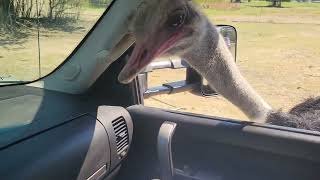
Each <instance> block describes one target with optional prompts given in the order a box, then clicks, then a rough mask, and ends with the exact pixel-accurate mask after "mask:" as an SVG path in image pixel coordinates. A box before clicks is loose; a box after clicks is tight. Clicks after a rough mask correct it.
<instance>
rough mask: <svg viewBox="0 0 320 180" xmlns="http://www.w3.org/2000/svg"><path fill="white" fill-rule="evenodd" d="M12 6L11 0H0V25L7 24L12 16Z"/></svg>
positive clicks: (10, 21)
mask: <svg viewBox="0 0 320 180" xmlns="http://www.w3.org/2000/svg"><path fill="white" fill-rule="evenodd" d="M14 15H15V14H14V6H13V1H12V0H1V2H0V26H1V27H3V26H7V25H8V24H9V23H12V18H14Z"/></svg>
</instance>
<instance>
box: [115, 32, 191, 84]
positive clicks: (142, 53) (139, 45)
mask: <svg viewBox="0 0 320 180" xmlns="http://www.w3.org/2000/svg"><path fill="white" fill-rule="evenodd" d="M184 34H185V33H183V31H177V32H175V33H173V34H172V35H171V36H169V37H168V33H165V32H158V33H154V35H152V36H150V38H146V39H145V40H143V41H141V42H139V41H136V44H135V47H134V50H133V52H132V54H131V56H130V58H129V60H128V62H127V64H126V65H125V66H124V68H123V69H122V71H121V72H120V74H119V76H118V80H119V81H120V82H121V83H123V84H128V83H130V82H131V81H132V80H133V79H134V78H135V77H136V76H137V75H138V74H139V73H140V72H141V71H142V70H143V69H144V68H145V67H146V66H147V65H148V64H149V63H150V62H151V61H152V60H153V59H155V58H157V57H159V56H161V55H162V54H164V53H165V52H166V51H167V50H168V49H170V48H171V47H172V46H173V45H174V44H175V43H176V42H177V41H178V40H179V39H181V38H183V36H184Z"/></svg>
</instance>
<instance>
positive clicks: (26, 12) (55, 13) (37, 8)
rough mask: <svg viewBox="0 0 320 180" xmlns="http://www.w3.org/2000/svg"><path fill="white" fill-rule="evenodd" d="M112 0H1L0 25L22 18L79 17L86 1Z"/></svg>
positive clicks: (100, 0)
mask: <svg viewBox="0 0 320 180" xmlns="http://www.w3.org/2000/svg"><path fill="white" fill-rule="evenodd" d="M109 1H110V0H0V25H2V26H12V25H15V24H17V23H19V21H21V20H31V19H35V18H46V19H48V20H50V21H54V20H57V19H61V18H65V17H68V18H75V19H76V18H78V16H79V13H80V8H81V6H82V5H83V4H85V3H101V4H103V3H108V2H109Z"/></svg>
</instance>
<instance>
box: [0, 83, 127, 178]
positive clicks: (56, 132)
mask: <svg viewBox="0 0 320 180" xmlns="http://www.w3.org/2000/svg"><path fill="white" fill-rule="evenodd" d="M0 114H1V116H0V134H1V136H0V158H1V164H0V174H1V178H2V179H90V180H93V179H112V177H113V175H114V174H116V172H117V171H118V170H119V169H120V166H121V162H122V160H123V159H124V158H125V157H126V155H127V152H128V150H129V147H130V144H131V141H132V133H133V124H132V120H131V117H130V115H129V113H128V112H127V110H125V109H124V108H122V107H117V106H104V105H101V104H100V103H99V102H98V101H96V100H94V99H92V98H91V99H90V98H88V97H86V96H75V95H69V94H64V93H58V92H54V91H47V90H43V89H39V88H34V87H28V86H11V87H3V88H1V89H0Z"/></svg>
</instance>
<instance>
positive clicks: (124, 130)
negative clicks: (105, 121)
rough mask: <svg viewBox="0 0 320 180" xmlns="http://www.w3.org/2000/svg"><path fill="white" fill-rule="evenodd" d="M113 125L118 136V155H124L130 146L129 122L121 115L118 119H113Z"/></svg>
mask: <svg viewBox="0 0 320 180" xmlns="http://www.w3.org/2000/svg"><path fill="white" fill-rule="evenodd" d="M112 126H113V129H114V133H115V135H116V138H117V139H116V142H117V152H118V155H120V156H124V155H125V154H126V153H127V149H128V146H129V134H128V127H127V123H126V121H125V119H124V118H123V117H119V118H118V119H115V120H113V121H112Z"/></svg>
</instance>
